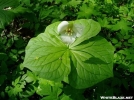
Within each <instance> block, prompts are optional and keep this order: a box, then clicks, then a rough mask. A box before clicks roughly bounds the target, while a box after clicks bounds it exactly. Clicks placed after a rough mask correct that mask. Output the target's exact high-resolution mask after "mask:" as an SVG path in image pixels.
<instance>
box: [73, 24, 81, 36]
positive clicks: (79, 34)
mask: <svg viewBox="0 0 134 100" xmlns="http://www.w3.org/2000/svg"><path fill="white" fill-rule="evenodd" d="M83 29H84V28H83V27H82V26H81V25H76V24H74V27H73V31H74V32H75V34H76V37H80V36H81V35H82V33H83Z"/></svg>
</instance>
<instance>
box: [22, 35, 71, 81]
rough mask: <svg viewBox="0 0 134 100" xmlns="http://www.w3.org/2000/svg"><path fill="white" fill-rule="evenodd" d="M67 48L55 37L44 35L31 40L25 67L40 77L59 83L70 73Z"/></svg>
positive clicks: (27, 49)
mask: <svg viewBox="0 0 134 100" xmlns="http://www.w3.org/2000/svg"><path fill="white" fill-rule="evenodd" d="M68 53H69V52H68V50H67V46H66V45H64V44H63V43H62V42H61V41H60V40H59V39H57V38H56V37H55V36H54V35H51V34H49V33H48V34H47V33H42V34H40V35H39V36H38V37H36V38H33V39H31V40H30V42H29V44H28V46H27V48H26V56H25V60H24V66H25V67H27V68H29V69H30V70H32V71H33V72H35V73H36V74H37V75H39V76H40V77H43V78H45V79H49V80H55V81H59V80H62V79H63V78H64V77H66V76H68V74H69V73H70V60H69V54H68Z"/></svg>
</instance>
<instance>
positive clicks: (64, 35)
mask: <svg viewBox="0 0 134 100" xmlns="http://www.w3.org/2000/svg"><path fill="white" fill-rule="evenodd" d="M81 30H82V29H81V28H80V27H78V25H75V24H73V23H69V22H68V21H62V22H61V23H60V24H59V25H58V28H57V31H58V33H59V34H60V38H61V40H62V41H63V42H64V43H66V44H71V43H73V42H74V41H75V39H76V38H77V37H80V36H81V34H82V31H81Z"/></svg>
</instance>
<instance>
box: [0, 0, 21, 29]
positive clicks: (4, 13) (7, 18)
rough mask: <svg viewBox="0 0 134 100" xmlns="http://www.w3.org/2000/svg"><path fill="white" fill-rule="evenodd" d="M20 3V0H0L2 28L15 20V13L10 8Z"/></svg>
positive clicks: (0, 26) (0, 25)
mask: <svg viewBox="0 0 134 100" xmlns="http://www.w3.org/2000/svg"><path fill="white" fill-rule="evenodd" d="M18 4H19V2H18V0H1V1H0V13H1V14H0V29H1V28H4V27H5V24H9V23H10V22H11V21H12V20H13V16H14V14H13V13H12V12H11V11H10V9H14V8H15V7H16V6H17V5H18Z"/></svg>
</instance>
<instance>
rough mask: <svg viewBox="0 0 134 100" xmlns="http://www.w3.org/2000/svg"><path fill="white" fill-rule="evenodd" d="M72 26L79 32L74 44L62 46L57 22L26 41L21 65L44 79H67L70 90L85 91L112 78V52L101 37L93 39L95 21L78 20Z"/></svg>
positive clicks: (98, 27) (97, 29) (97, 30)
mask: <svg viewBox="0 0 134 100" xmlns="http://www.w3.org/2000/svg"><path fill="white" fill-rule="evenodd" d="M73 23H74V25H75V26H76V27H78V31H79V32H82V36H81V37H78V38H77V39H76V41H74V43H72V44H70V45H66V44H64V43H63V42H62V40H61V39H60V35H59V33H58V32H57V26H58V25H59V22H56V23H54V24H51V25H49V26H48V27H47V28H46V30H45V32H44V33H41V34H40V35H38V36H37V37H35V38H33V39H31V40H30V42H29V43H28V45H27V47H26V56H25V59H24V63H23V65H24V67H26V68H28V69H30V70H32V71H33V72H34V73H35V74H36V75H39V76H40V77H42V78H45V79H47V80H52V81H63V80H64V79H65V78H67V77H68V80H69V84H71V85H72V86H73V87H76V88H86V87H89V86H92V85H94V84H96V83H98V82H100V81H102V80H104V79H106V78H109V77H111V76H112V75H113V74H112V66H113V51H114V49H113V47H112V45H111V44H110V43H109V42H107V41H106V40H105V39H104V38H102V37H99V36H97V37H94V36H96V35H97V34H98V33H99V31H100V25H99V24H98V23H97V22H95V21H93V20H91V19H89V20H86V19H81V20H76V21H73Z"/></svg>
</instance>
